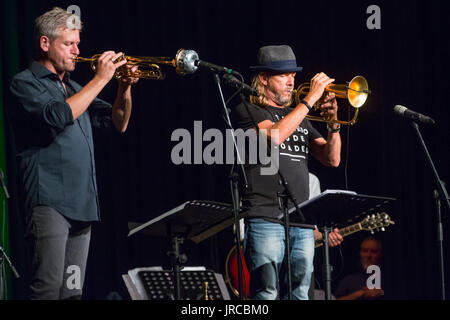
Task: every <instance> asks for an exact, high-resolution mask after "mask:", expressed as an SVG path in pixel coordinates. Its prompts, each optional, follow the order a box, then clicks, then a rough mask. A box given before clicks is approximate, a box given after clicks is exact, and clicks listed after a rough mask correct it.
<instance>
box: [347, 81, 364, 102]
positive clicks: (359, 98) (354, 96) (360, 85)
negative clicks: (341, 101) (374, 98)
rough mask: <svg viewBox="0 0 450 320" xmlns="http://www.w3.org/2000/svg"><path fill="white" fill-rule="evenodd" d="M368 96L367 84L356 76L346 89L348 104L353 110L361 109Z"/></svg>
mask: <svg viewBox="0 0 450 320" xmlns="http://www.w3.org/2000/svg"><path fill="white" fill-rule="evenodd" d="M368 96H369V84H368V83H367V80H366V79H365V78H364V77H362V76H356V77H354V78H353V79H352V81H350V83H349V84H348V89H347V99H348V102H349V103H350V104H351V106H352V107H354V108H361V107H362V106H363V105H364V103H366V100H367V97H368Z"/></svg>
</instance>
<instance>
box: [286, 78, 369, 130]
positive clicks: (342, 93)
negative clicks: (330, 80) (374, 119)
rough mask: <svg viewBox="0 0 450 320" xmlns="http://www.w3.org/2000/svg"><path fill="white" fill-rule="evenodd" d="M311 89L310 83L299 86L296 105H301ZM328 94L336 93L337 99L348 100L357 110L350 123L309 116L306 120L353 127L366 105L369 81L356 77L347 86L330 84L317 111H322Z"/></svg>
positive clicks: (319, 101) (316, 106) (317, 103)
mask: <svg viewBox="0 0 450 320" xmlns="http://www.w3.org/2000/svg"><path fill="white" fill-rule="evenodd" d="M309 89H310V84H309V83H302V84H300V85H299V86H298V88H297V90H295V102H296V104H299V103H300V100H301V97H302V96H303V95H305V96H306V95H307V94H308V93H309ZM328 93H334V95H335V96H336V98H341V99H346V100H347V101H348V102H349V103H350V105H351V106H352V107H354V108H355V109H356V110H355V112H354V115H353V118H352V119H351V120H349V121H342V120H332V119H327V118H322V117H317V116H312V115H307V116H306V118H308V119H310V120H313V121H321V122H327V123H340V124H345V125H353V124H355V123H356V121H357V117H358V112H359V108H361V107H362V106H363V105H364V103H366V100H367V98H368V96H369V93H370V90H369V85H368V83H367V80H366V79H365V78H364V77H363V76H356V77H354V78H353V79H352V80H351V81H350V82H349V83H347V84H329V85H328V86H327V87H326V88H325V90H324V93H323V96H322V98H321V99H319V100H318V101H317V102H316V103H315V104H314V106H313V109H314V110H315V111H317V110H319V109H320V105H321V104H322V103H323V99H324V98H325V96H326V95H327V94H328Z"/></svg>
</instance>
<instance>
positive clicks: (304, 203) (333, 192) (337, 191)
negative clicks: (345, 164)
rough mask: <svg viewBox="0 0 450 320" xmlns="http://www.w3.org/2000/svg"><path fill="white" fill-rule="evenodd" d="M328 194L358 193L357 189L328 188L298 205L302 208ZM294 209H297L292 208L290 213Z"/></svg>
mask: <svg viewBox="0 0 450 320" xmlns="http://www.w3.org/2000/svg"><path fill="white" fill-rule="evenodd" d="M327 194H351V195H356V194H357V193H356V192H355V191H350V190H339V189H327V190H325V191H324V192H322V193H321V194H319V195H317V196H315V197H313V198H311V199H309V200H306V201H304V202H302V203H300V204H299V205H298V207H299V208H300V209H301V208H303V207H304V206H306V205H308V204H309V203H311V202H314V201H317V200H318V199H321V198H323V197H324V196H326V195H327ZM294 210H295V209H294V208H292V209H290V210H289V213H292V212H294Z"/></svg>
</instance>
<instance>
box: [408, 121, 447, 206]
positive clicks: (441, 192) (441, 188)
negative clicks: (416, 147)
mask: <svg viewBox="0 0 450 320" xmlns="http://www.w3.org/2000/svg"><path fill="white" fill-rule="evenodd" d="M412 125H413V127H414V129H415V131H416V134H417V137H418V138H419V142H420V144H421V146H422V149H423V151H424V153H425V156H426V158H427V161H428V163H429V165H430V167H431V170H432V171H433V175H434V177H435V179H436V184H437V188H438V191H439V195H440V196H441V197H442V198H443V200H444V202H445V203H446V205H447V209H448V212H449V213H450V199H449V196H448V193H447V189H446V188H445V186H444V182H443V181H442V180H441V179H440V178H439V174H438V173H437V170H436V167H435V166H434V163H433V160H432V159H431V156H430V153H429V152H428V149H427V146H426V144H425V141H424V140H423V138H422V134H421V133H420V130H419V125H418V124H417V123H416V122H415V121H412Z"/></svg>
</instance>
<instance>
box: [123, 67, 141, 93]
mask: <svg viewBox="0 0 450 320" xmlns="http://www.w3.org/2000/svg"><path fill="white" fill-rule="evenodd" d="M124 68H127V69H129V72H128V74H134V73H135V72H136V71H137V69H138V67H137V66H130V65H125V66H124ZM138 81H139V78H135V77H129V76H125V77H122V78H120V79H119V86H122V87H124V89H127V88H128V87H129V86H131V85H133V84H135V83H137V82H138Z"/></svg>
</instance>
